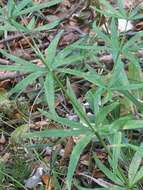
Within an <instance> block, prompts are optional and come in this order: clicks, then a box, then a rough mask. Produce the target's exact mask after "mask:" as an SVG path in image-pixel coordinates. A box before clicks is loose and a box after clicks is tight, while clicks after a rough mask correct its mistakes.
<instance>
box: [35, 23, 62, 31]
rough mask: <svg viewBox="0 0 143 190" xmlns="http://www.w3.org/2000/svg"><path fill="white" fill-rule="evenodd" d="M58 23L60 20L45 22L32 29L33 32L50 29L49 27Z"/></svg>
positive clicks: (51, 27) (53, 26)
mask: <svg viewBox="0 0 143 190" xmlns="http://www.w3.org/2000/svg"><path fill="white" fill-rule="evenodd" d="M59 23H60V20H56V21H54V22H52V23H49V24H45V25H43V26H39V27H37V28H35V29H33V31H34V32H42V31H44V30H51V29H53V28H55V27H56V26H57V25H58V24H59Z"/></svg>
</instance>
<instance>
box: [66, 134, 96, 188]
mask: <svg viewBox="0 0 143 190" xmlns="http://www.w3.org/2000/svg"><path fill="white" fill-rule="evenodd" d="M92 136H93V135H89V134H88V135H87V134H86V135H85V136H84V137H83V138H82V139H80V140H79V141H78V142H77V144H76V145H75V147H74V149H73V151H72V154H71V157H70V162H69V166H68V172H67V179H66V184H67V188H68V190H71V186H72V179H73V175H74V171H75V169H76V166H77V163H78V160H79V158H80V155H81V153H82V151H83V150H84V148H85V147H86V146H87V145H88V143H89V142H90V141H91V139H92Z"/></svg>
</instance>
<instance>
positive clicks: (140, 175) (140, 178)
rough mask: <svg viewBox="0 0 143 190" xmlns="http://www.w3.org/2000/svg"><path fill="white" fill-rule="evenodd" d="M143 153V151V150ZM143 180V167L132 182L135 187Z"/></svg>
mask: <svg viewBox="0 0 143 190" xmlns="http://www.w3.org/2000/svg"><path fill="white" fill-rule="evenodd" d="M142 151H143V150H142ZM142 179H143V166H142V167H141V168H140V169H139V171H138V172H137V173H136V176H135V178H134V180H133V182H132V184H133V185H136V184H138V183H139V182H140V181H141V180H142Z"/></svg>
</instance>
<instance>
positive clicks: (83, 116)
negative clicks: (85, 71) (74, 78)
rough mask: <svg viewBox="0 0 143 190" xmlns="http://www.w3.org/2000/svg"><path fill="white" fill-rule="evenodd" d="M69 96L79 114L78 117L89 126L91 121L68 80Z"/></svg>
mask: <svg viewBox="0 0 143 190" xmlns="http://www.w3.org/2000/svg"><path fill="white" fill-rule="evenodd" d="M67 94H68V97H70V99H71V100H72V106H73V108H74V110H75V112H76V113H77V115H78V116H79V117H80V120H81V122H83V123H84V124H86V125H88V124H89V125H90V122H89V119H88V117H87V115H86V113H85V111H84V109H83V107H82V106H81V104H80V103H79V102H78V100H77V98H76V96H75V94H74V92H73V90H72V87H71V85H70V82H69V80H67Z"/></svg>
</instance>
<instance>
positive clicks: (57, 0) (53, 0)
mask: <svg viewBox="0 0 143 190" xmlns="http://www.w3.org/2000/svg"><path fill="white" fill-rule="evenodd" d="M62 1H63V0H51V1H50V2H45V3H40V4H39V3H37V4H36V3H35V5H33V6H32V7H29V8H27V9H24V10H22V11H20V12H17V14H16V13H15V16H19V15H23V14H27V13H32V12H34V11H39V10H41V9H44V8H48V7H51V6H54V5H56V4H58V3H61V2H62Z"/></svg>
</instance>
